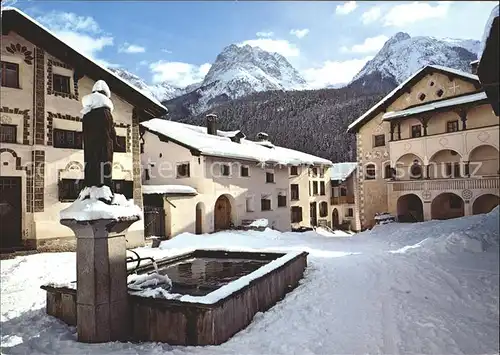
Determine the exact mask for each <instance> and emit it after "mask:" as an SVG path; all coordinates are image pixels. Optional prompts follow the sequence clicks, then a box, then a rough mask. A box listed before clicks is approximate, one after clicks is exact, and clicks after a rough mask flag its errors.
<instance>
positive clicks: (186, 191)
mask: <svg viewBox="0 0 500 355" xmlns="http://www.w3.org/2000/svg"><path fill="white" fill-rule="evenodd" d="M142 193H143V194H146V195H152V194H160V195H197V194H198V191H196V189H195V188H194V187H191V186H186V185H142Z"/></svg>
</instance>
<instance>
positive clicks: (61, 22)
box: [37, 10, 101, 33]
mask: <svg viewBox="0 0 500 355" xmlns="http://www.w3.org/2000/svg"><path fill="white" fill-rule="evenodd" d="M37 20H38V21H39V22H41V23H42V24H44V25H46V26H48V27H49V28H50V30H52V31H56V32H59V31H73V32H88V33H99V32H101V28H100V27H99V25H98V24H97V22H96V21H95V20H94V19H93V18H92V17H90V16H78V15H77V14H75V13H73V12H62V11H54V10H53V11H51V12H48V13H46V14H43V15H41V16H38V17H37Z"/></svg>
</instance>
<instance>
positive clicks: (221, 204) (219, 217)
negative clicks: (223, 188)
mask: <svg viewBox="0 0 500 355" xmlns="http://www.w3.org/2000/svg"><path fill="white" fill-rule="evenodd" d="M230 226H231V202H230V201H229V199H228V198H227V196H225V195H222V196H219V198H218V199H217V201H215V211H214V230H215V231H220V230H224V229H229V227H230Z"/></svg>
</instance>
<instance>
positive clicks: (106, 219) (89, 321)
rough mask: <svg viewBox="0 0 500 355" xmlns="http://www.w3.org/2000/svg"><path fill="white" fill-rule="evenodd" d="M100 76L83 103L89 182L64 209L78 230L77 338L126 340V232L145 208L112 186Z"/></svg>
mask: <svg viewBox="0 0 500 355" xmlns="http://www.w3.org/2000/svg"><path fill="white" fill-rule="evenodd" d="M110 97H111V93H110V90H109V88H108V85H107V84H106V83H105V82H104V81H103V80H99V81H97V82H96V83H95V85H94V87H93V89H92V93H91V94H89V95H87V96H85V97H84V98H83V100H82V103H83V110H82V114H83V120H82V121H83V139H84V160H85V183H84V186H85V187H84V189H83V190H82V191H81V192H80V195H79V197H78V199H77V200H76V201H75V202H74V203H73V204H72V205H71V206H69V207H68V208H66V209H65V210H62V211H61V213H60V217H61V221H60V222H61V224H63V225H65V226H67V227H69V228H71V229H72V230H73V232H74V233H75V236H76V240H77V244H76V254H77V261H76V268H77V302H76V303H77V304H76V311H77V314H78V317H77V332H78V341H80V342H85V343H100V342H109V341H116V340H127V337H128V334H129V332H130V329H129V327H130V323H131V322H130V319H129V305H128V294H127V266H126V240H125V233H126V231H127V229H128V228H129V227H130V225H131V224H132V223H134V222H136V221H138V220H139V219H140V216H141V210H140V208H139V207H138V206H135V205H134V204H133V203H132V202H129V201H127V200H126V198H125V197H124V196H123V195H119V194H116V193H114V192H113V187H112V177H111V172H112V167H113V143H114V141H115V140H116V133H115V129H114V125H113V116H112V112H113V103H112V102H111V100H110Z"/></svg>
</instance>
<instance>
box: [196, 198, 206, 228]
mask: <svg viewBox="0 0 500 355" xmlns="http://www.w3.org/2000/svg"><path fill="white" fill-rule="evenodd" d="M204 210H205V206H204V205H203V202H198V203H197V204H196V219H195V233H196V234H203V214H204V212H205V211H204Z"/></svg>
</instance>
